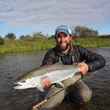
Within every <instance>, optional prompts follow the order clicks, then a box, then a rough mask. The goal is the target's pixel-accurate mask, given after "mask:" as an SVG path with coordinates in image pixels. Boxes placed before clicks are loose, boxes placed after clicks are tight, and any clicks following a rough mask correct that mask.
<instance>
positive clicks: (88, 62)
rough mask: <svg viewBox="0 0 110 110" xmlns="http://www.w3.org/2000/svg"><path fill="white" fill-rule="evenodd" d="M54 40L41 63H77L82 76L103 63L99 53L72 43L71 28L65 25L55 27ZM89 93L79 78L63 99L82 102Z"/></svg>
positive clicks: (88, 96)
mask: <svg viewBox="0 0 110 110" xmlns="http://www.w3.org/2000/svg"><path fill="white" fill-rule="evenodd" d="M55 40H56V46H55V47H54V48H52V49H50V50H49V51H48V52H47V53H46V55H45V56H44V59H43V61H42V65H51V64H55V63H58V62H59V63H62V64H64V65H71V64H73V63H77V64H78V66H79V67H80V73H81V75H82V76H85V75H86V74H87V73H88V72H93V71H95V70H98V69H100V68H102V67H103V66H104V65H105V60H104V58H103V57H102V56H101V55H99V54H96V53H94V52H91V51H89V50H88V49H86V48H83V47H80V46H75V45H73V44H72V41H73V40H74V35H72V31H71V29H70V28H69V27H68V26H66V25H61V26H58V27H57V28H56V31H55ZM48 85H49V84H47V87H48ZM91 95H92V91H91V90H90V89H89V88H88V86H87V85H86V84H85V83H84V82H83V81H82V80H80V81H78V82H76V83H75V84H74V85H72V86H70V87H69V88H67V93H66V96H65V99H64V100H66V101H70V102H74V103H76V104H83V103H86V102H88V101H89V100H90V98H91Z"/></svg>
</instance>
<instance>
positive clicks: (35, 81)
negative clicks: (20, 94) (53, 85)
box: [14, 77, 44, 91]
mask: <svg viewBox="0 0 110 110" xmlns="http://www.w3.org/2000/svg"><path fill="white" fill-rule="evenodd" d="M15 84H16V86H15V87H14V89H29V88H37V89H39V90H40V91H44V90H43V87H42V84H41V79H40V77H37V78H36V77H35V78H31V79H23V80H20V81H18V82H16V83H15Z"/></svg>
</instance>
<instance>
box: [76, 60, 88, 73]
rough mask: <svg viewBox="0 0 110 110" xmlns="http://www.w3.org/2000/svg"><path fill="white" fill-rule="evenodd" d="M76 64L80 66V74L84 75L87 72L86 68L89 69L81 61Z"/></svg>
mask: <svg viewBox="0 0 110 110" xmlns="http://www.w3.org/2000/svg"><path fill="white" fill-rule="evenodd" d="M78 66H79V68H80V72H81V74H82V75H86V74H87V72H88V69H89V67H88V65H87V64H86V63H84V62H82V63H78Z"/></svg>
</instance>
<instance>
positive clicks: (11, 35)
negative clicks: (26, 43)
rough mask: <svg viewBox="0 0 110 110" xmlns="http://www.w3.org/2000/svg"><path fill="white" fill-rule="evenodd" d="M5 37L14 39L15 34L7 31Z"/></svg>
mask: <svg viewBox="0 0 110 110" xmlns="http://www.w3.org/2000/svg"><path fill="white" fill-rule="evenodd" d="M5 38H6V39H9V40H15V39H16V35H15V34H14V33H8V34H7V35H5Z"/></svg>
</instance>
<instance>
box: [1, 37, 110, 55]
mask: <svg viewBox="0 0 110 110" xmlns="http://www.w3.org/2000/svg"><path fill="white" fill-rule="evenodd" d="M75 44H76V45H81V46H83V47H90V48H99V47H110V38H79V39H76V40H75ZM54 45H55V41H54V40H53V39H36V40H5V43H4V45H1V46H0V54H5V53H23V52H37V51H40V50H46V49H49V48H52V47H53V46H54Z"/></svg>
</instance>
